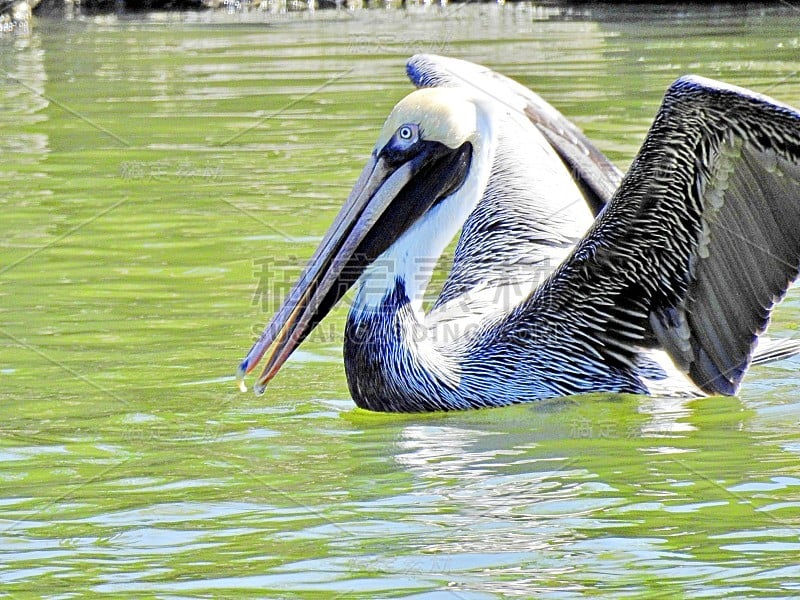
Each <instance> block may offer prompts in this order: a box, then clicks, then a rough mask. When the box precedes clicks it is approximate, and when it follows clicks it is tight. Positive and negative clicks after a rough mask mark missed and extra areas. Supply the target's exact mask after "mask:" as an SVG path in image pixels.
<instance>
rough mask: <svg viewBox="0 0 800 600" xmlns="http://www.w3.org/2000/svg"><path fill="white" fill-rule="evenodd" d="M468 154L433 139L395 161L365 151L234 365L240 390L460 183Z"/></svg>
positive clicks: (262, 380) (268, 372) (259, 388)
mask: <svg viewBox="0 0 800 600" xmlns="http://www.w3.org/2000/svg"><path fill="white" fill-rule="evenodd" d="M467 146H468V145H467ZM470 156H471V147H469V148H468V149H467V150H464V149H463V148H462V149H456V150H452V149H449V148H447V147H446V146H443V145H441V144H432V145H430V146H429V147H428V148H426V151H424V152H421V153H420V154H419V155H417V156H416V157H414V158H412V159H410V160H408V161H406V162H402V163H401V164H399V165H394V164H390V163H389V161H388V160H387V159H386V158H383V157H380V156H376V155H375V154H373V156H372V158H371V159H370V160H369V162H368V163H367V164H366V166H365V167H364V170H363V171H362V172H361V176H360V177H359V178H358V181H357V182H356V184H355V186H354V187H353V191H352V192H351V193H350V196H349V197H348V198H347V202H345V205H344V206H343V207H342V210H341V211H340V212H339V214H338V215H337V217H336V219H335V221H334V223H333V225H332V226H331V228H330V229H329V230H328V233H327V234H326V235H325V237H324V238H323V240H322V242H321V243H320V245H319V247H318V248H317V250H316V252H315V253H314V255H313V256H312V258H311V260H310V261H309V263H308V265H307V266H306V268H305V270H304V272H303V274H302V275H301V276H300V279H299V280H298V281H297V283H296V284H295V285H294V287H293V288H292V290H291V292H289V295H288V296H287V297H286V300H285V301H284V302H283V305H282V306H281V307H280V309H279V310H278V312H277V313H276V314H275V316H274V317H273V318H272V320H271V321H270V322H269V324H268V325H267V327H266V329H265V330H264V332H263V333H262V334H261V337H259V338H258V341H256V343H255V344H254V345H253V347H252V348H251V349H250V352H248V354H247V357H246V358H245V359H244V360H243V361H242V363H241V364H240V365H239V370H238V372H237V379H238V380H239V387H240V389H242V390H243V391H244V390H245V389H246V387H245V385H244V382H243V379H244V376H245V375H246V374H247V373H249V372H250V371H252V370H253V369H254V368H255V366H256V365H257V364H258V363H259V361H260V360H261V359H262V358H263V357H264V356H265V355H267V359H266V364H265V366H264V370H263V371H262V373H261V376H260V377H259V378H258V380H257V381H256V383H255V384H254V386H253V387H254V389H255V391H256V393H257V394H261V393H263V391H264V389H265V388H266V386H267V383H269V381H270V380H271V379H272V378H273V377H274V376H275V375H276V374H277V372H278V370H279V369H280V368H281V366H282V365H283V363H284V362H286V360H287V359H288V358H289V356H290V355H291V353H292V352H293V351H294V350H295V349H296V348H297V347H298V346H299V345H300V343H301V342H302V341H303V340H304V339H305V338H306V336H308V334H309V333H310V332H311V331H312V330H313V329H314V327H315V326H316V325H317V324H318V323H319V322H320V321H321V320H322V319H323V318H324V317H325V315H326V314H327V313H328V312H329V311H330V310H331V309H332V308H333V306H334V305H335V304H336V302H338V301H339V299H340V298H341V297H342V296H343V295H344V294H345V293H346V292H347V290H348V289H349V288H350V287H351V286H352V285H353V284H354V283H355V282H356V280H357V279H358V277H359V276H360V275H361V273H362V272H363V271H364V269H365V268H366V267H367V266H368V265H369V264H370V263H371V262H373V261H374V260H375V259H376V258H377V257H378V255H380V254H381V253H382V252H383V251H384V250H386V248H388V247H389V246H390V245H391V244H392V243H393V242H394V241H396V240H397V238H398V237H400V235H402V233H403V232H404V231H406V230H407V229H408V227H410V225H411V224H413V222H414V221H416V220H417V219H418V218H419V217H420V216H421V215H422V214H423V213H424V212H425V211H426V210H428V208H430V206H431V205H432V204H433V203H434V202H435V201H436V200H437V199H438V198H440V197H441V195H440V194H441V193H447V194H449V193H451V192H452V191H453V190H454V189H455V188H456V187H458V186H459V185H460V184H461V182H463V178H464V176H465V174H466V171H467V167H468V164H469V158H470ZM456 179H457V180H458V181H457V185H456ZM419 180H422V181H421V182H420V181H419ZM431 196H432V197H431Z"/></svg>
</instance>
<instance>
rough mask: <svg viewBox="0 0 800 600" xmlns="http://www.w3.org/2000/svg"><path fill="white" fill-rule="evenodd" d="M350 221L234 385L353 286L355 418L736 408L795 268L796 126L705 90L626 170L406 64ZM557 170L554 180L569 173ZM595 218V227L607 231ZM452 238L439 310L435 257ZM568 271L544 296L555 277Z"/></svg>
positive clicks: (349, 335) (679, 108)
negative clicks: (644, 399) (562, 402)
mask: <svg viewBox="0 0 800 600" xmlns="http://www.w3.org/2000/svg"><path fill="white" fill-rule="evenodd" d="M408 72H409V75H410V77H411V79H412V81H413V82H414V83H415V84H417V86H418V87H420V88H421V89H418V90H417V91H414V92H412V93H411V94H410V95H409V96H407V97H406V98H404V99H403V100H401V101H400V102H399V103H398V104H397V106H396V107H395V108H394V110H393V111H392V112H391V114H390V115H389V117H388V119H387V121H386V123H385V125H384V127H383V129H382V131H381V133H380V136H379V138H378V142H377V144H376V145H375V149H374V151H373V153H372V156H371V158H370V160H369V162H368V163H367V165H366V167H365V168H364V171H363V173H362V174H361V176H360V177H359V179H358V181H357V182H356V184H355V187H354V188H353V191H352V193H351V194H350V196H349V198H348V200H347V202H346V204H345V206H344V207H343V208H342V210H341V212H340V213H339V215H338V216H337V218H336V220H335V221H334V223H333V225H332V227H331V228H330V230H329V231H328V233H327V234H326V235H325V237H324V239H323V240H322V242H321V244H320V246H319V248H318V249H317V251H316V252H315V254H314V256H313V257H312V259H311V261H310V262H309V264H308V266H307V268H306V270H305V271H304V273H303V274H302V276H301V277H300V279H299V281H298V282H297V283H296V285H295V286H294V288H293V289H292V290H291V292H290V293H289V295H288V297H287V298H286V300H285V302H284V304H283V306H282V307H281V309H280V310H279V311H278V312H277V314H276V315H275V316H274V318H273V319H272V321H271V322H270V323H269V325H268V326H267V328H266V330H265V331H264V333H263V334H262V336H261V337H260V339H259V340H258V341H257V342H256V343H255V345H254V346H253V347H252V349H251V350H250V352H249V354H248V355H247V357H246V358H245V360H244V361H243V362H242V364H241V366H240V368H239V377H240V381H241V378H242V377H243V376H244V375H245V374H246V373H248V372H249V371H251V370H252V369H253V368H254V367H255V366H256V364H257V363H258V362H259V361H260V359H261V358H262V357H263V355H264V354H266V353H267V352H268V351H269V355H268V357H267V361H266V367H265V368H264V371H263V374H262V375H261V377H260V379H259V380H258V382H257V383H256V386H255V387H256V391H257V392H259V393H260V392H263V390H264V387H265V386H266V384H267V382H268V381H269V380H270V379H271V378H272V377H273V376H274V375H275V374H276V373H277V371H278V370H279V369H280V367H281V365H282V364H283V363H284V362H285V361H286V359H287V358H288V357H289V355H290V354H291V353H292V352H293V351H294V350H295V349H296V348H297V346H298V345H299V344H300V343H301V342H302V341H303V339H305V337H306V336H307V335H308V334H309V332H310V331H311V330H312V329H313V328H314V327H315V326H316V325H317V324H318V323H319V322H320V320H321V319H322V318H323V317H324V316H325V315H326V314H327V313H328V312H329V310H330V309H331V308H332V307H333V306H334V304H336V302H337V301H338V300H339V299H340V298H341V297H342V296H343V295H344V293H345V292H346V291H347V290H348V289H349V288H350V287H351V286H352V285H353V284H355V283H356V282H357V281H358V282H359V287H358V292H357V294H356V297H355V300H354V301H353V304H352V306H351V309H350V312H349V315H348V317H347V324H346V330H345V341H344V360H345V370H346V373H347V380H348V384H349V387H350V391H351V394H352V397H353V399H354V400H355V402H356V404H357V405H358V406H360V407H363V408H367V409H371V410H380V411H431V410H451V409H464V408H476V407H485V406H499V405H505V404H511V403H516V402H526V401H532V400H539V399H545V398H551V397H555V396H563V395H570V394H578V393H584V392H628V393H637V394H662V395H663V394H669V395H675V394H692V395H703V394H734V393H736V391H737V389H738V388H739V385H740V383H741V380H742V377H743V376H744V374H745V371H746V370H747V368H748V366H749V365H750V364H751V362H752V361H753V359H754V355H755V360H756V361H761V360H770V359H774V358H780V357H784V356H788V355H791V354H793V353H796V352H797V351H799V350H800V345H799V344H798V343H796V342H793V341H788V342H782V343H774V342H773V343H768V344H765V343H762V346H761V348H759V349H758V350H759V351H758V352H756V345H757V342H758V337H759V335H761V334H762V333H763V332H764V330H765V329H766V327H767V324H768V322H769V318H770V313H771V311H772V308H773V307H774V305H775V304H776V303H777V302H778V301H779V300H780V299H781V298H782V297H783V295H784V294H785V292H786V290H787V288H788V286H789V285H790V284H791V283H792V281H794V280H795V279H796V277H797V275H798V269H799V268H800V113H798V112H797V111H796V110H795V109H793V108H791V107H789V106H786V105H783V104H781V103H779V102H776V101H774V100H772V99H770V98H767V97H765V96H762V95H759V94H756V93H753V92H750V91H748V90H745V89H742V88H738V87H734V86H731V85H726V84H723V83H719V82H715V81H712V80H709V79H704V78H700V77H694V76H687V77H682V78H680V79H678V80H677V81H676V82H675V83H673V84H672V86H671V87H670V88H669V89H668V90H667V93H666V96H665V97H664V100H663V103H662V105H661V108H660V110H659V111H658V114H657V115H656V118H655V121H654V123H653V125H652V127H651V129H650V131H649V133H648V134H647V137H646V139H645V141H644V144H643V145H642V147H641V149H640V151H639V153H638V155H637V156H636V157H635V159H634V161H633V163H632V165H631V167H630V170H629V171H628V173H627V174H626V175H625V177H624V178H622V179H621V180H620V176H619V172H618V171H617V170H616V169H615V168H614V167H613V166H612V165H611V164H610V163H609V162H608V161H607V160H606V159H605V157H603V155H602V154H601V153H600V152H599V151H598V150H597V149H596V148H594V146H592V145H591V144H590V143H589V142H588V140H586V138H585V137H584V136H583V135H582V134H581V133H580V132H579V131H578V130H577V128H575V127H574V126H573V125H571V124H570V123H569V122H568V121H567V120H566V119H565V118H564V117H563V116H561V115H560V114H559V113H558V112H557V111H555V109H553V108H552V107H551V106H549V105H548V104H547V103H545V102H544V101H543V100H541V99H540V98H539V97H538V96H536V95H535V94H533V93H532V92H530V91H529V90H527V89H526V88H524V87H522V86H521V85H519V84H517V83H515V82H512V81H511V80H508V79H506V78H504V77H501V76H499V75H497V74H495V73H492V72H491V71H489V70H487V69H485V68H482V67H479V66H477V65H473V64H471V63H466V62H463V61H458V60H454V59H446V58H443V57H436V56H430V55H428V56H416V57H413V58H412V59H411V60H410V62H409V64H408ZM565 166H566V167H568V168H566V167H565ZM606 200H608V204H607V205H606V206H605V207H604V208H602V210H601V211H600V214H599V216H598V217H597V219H596V220H594V221H593V220H592V216H593V215H592V214H591V211H590V208H592V209H593V210H594V211H595V212H596V211H599V210H600V208H601V207H602V206H603V204H604V203H605V201H606ZM459 229H461V235H460V238H459V241H458V245H457V248H456V252H455V258H454V261H453V266H452V270H451V271H450V274H449V277H448V278H447V280H446V282H445V284H444V287H443V289H442V292H441V295H440V296H439V298H438V300H437V301H436V302H435V304H434V306H433V308H432V309H431V310H430V311H429V312H428V313H427V314H425V313H424V312H423V293H424V291H425V289H426V287H427V284H428V282H429V280H430V277H431V273H432V270H433V268H434V263H435V259H436V258H438V257H439V256H440V255H441V254H442V253H443V251H444V250H445V247H446V245H447V244H448V242H449V241H450V240H451V239H452V238H453V237H454V236H455V235H456V234H457V233H458V231H459ZM556 264H557V265H558V266H557V267H556V268H555V270H553V271H552V273H549V274H548V275H547V276H546V277H545V278H542V277H541V272H542V270H543V269H544V270H545V271H547V270H548V269H547V266H548V265H556Z"/></svg>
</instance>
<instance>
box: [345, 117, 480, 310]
mask: <svg viewBox="0 0 800 600" xmlns="http://www.w3.org/2000/svg"><path fill="white" fill-rule="evenodd" d="M481 114H482V115H483V118H482V119H481V120H480V122H479V131H478V132H477V134H476V135H475V137H474V138H473V139H472V140H471V142H472V146H473V148H472V164H471V165H470V168H469V172H468V173H467V177H466V179H465V181H464V183H463V185H462V186H461V187H460V188H459V189H458V190H456V192H454V193H453V194H451V195H450V196H448V197H447V198H444V199H443V200H442V201H440V202H439V203H438V204H437V205H436V206H434V207H433V208H431V209H430V210H429V211H428V212H427V213H425V214H424V215H423V216H422V217H421V218H420V219H419V220H418V221H417V222H416V223H414V225H412V226H411V227H410V228H409V229H408V231H406V232H405V233H404V234H403V235H402V236H400V238H399V239H398V240H397V241H396V242H395V243H394V244H392V245H391V246H390V247H389V248H388V249H387V250H386V251H385V252H384V253H383V254H381V255H380V256H379V257H378V258H377V259H376V260H375V262H374V263H372V264H371V265H370V266H369V267H367V269H366V271H365V272H364V273H363V275H362V276H361V278H360V280H359V289H358V294H357V295H356V299H355V302H354V304H353V307H352V309H351V310H353V311H367V310H375V309H376V308H377V307H378V306H380V304H381V302H382V300H383V298H384V297H385V296H386V295H387V294H391V293H392V292H393V291H394V289H395V285H396V281H397V280H401V281H402V282H403V284H404V286H405V291H406V294H407V295H408V298H409V300H410V301H411V306H412V308H413V309H414V310H415V311H416V312H418V313H420V314H421V312H422V302H423V298H424V295H425V290H426V288H427V287H428V283H429V282H430V279H431V275H432V274H433V270H434V268H435V267H436V263H437V261H438V260H439V258H440V257H441V255H442V253H443V252H444V251H445V249H446V248H447V245H448V244H449V243H450V241H451V240H452V239H453V237H454V236H455V235H456V233H458V231H459V229H460V228H461V226H462V225H463V224H464V221H466V220H467V217H468V216H469V215H470V213H471V212H472V211H473V210H474V208H475V206H476V205H477V204H478V201H479V200H480V199H481V197H482V196H483V193H484V190H485V189H486V185H487V183H488V181H489V175H490V173H491V168H492V162H493V159H494V151H495V131H494V127H493V122H492V119H491V117H490V116H489V115H487V113H486V111H484V112H482V113H481Z"/></svg>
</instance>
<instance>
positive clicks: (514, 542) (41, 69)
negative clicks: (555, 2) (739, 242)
mask: <svg viewBox="0 0 800 600" xmlns="http://www.w3.org/2000/svg"><path fill="white" fill-rule="evenodd" d="M798 31H800V13H798V12H797V11H796V10H793V9H792V8H791V7H788V6H787V7H784V8H781V9H758V10H749V11H746V10H739V9H731V8H719V7H710V8H706V9H702V10H699V9H698V10H692V11H689V12H687V11H685V10H674V11H673V10H668V9H652V8H649V9H642V10H636V9H625V10H622V9H619V8H607V9H594V10H593V11H592V12H583V13H581V12H575V11H573V12H571V13H569V14H564V15H562V16H558V15H554V14H552V11H548V10H545V9H541V8H536V7H531V6H530V5H524V4H519V5H507V6H502V7H498V6H495V5H481V6H471V5H467V6H463V5H454V6H451V7H448V8H445V9H441V8H435V7H432V8H429V9H426V10H423V9H413V10H411V11H409V12H408V13H406V12H400V11H384V10H370V11H360V12H355V13H348V12H345V11H341V12H333V11H331V12H325V11H320V12H317V13H316V14H314V15H310V14H306V13H299V14H294V15H273V16H267V15H263V14H259V13H248V14H240V15H228V16H223V15H218V14H217V15H211V14H203V15H184V16H175V15H167V16H151V17H141V18H139V19H135V20H127V19H126V20H119V19H117V18H111V17H101V18H95V19H76V20H73V21H69V22H49V21H42V20H38V21H36V22H35V24H34V27H33V29H32V32H31V33H30V35H28V36H25V35H17V36H3V37H0V69H2V71H0V74H1V75H2V76H3V81H4V83H3V85H2V88H0V129H1V130H2V135H1V136H0V156H2V162H0V182H2V194H0V202H2V206H0V208H1V209H2V217H0V223H2V267H0V297H2V300H1V301H0V340H2V344H0V423H2V425H1V426H0V427H2V429H0V565H1V566H0V592H2V593H4V594H7V595H8V596H10V597H28V596H29V595H30V594H38V595H44V596H50V597H65V596H67V595H73V596H75V595H77V596H81V595H95V594H98V593H111V594H113V595H114V596H120V597H122V596H125V595H128V596H130V597H136V598H139V597H162V598H185V597H199V596H204V597H208V596H215V597H220V596H226V597H227V596H233V595H237V594H243V595H256V596H262V597H284V598H374V597H405V598H415V599H421V598H425V599H433V598H437V599H438V598H456V599H469V600H473V599H481V600H482V599H491V598H501V597H532V596H535V595H540V594H541V595H550V596H556V597H572V596H582V595H585V594H587V593H592V594H594V593H596V594H599V595H615V596H624V595H630V596H637V597H638V596H648V597H655V596H658V595H661V596H664V597H673V596H675V595H676V594H677V595H682V596H687V597H702V596H711V597H721V596H730V597H740V596H743V595H753V596H758V595H764V596H773V597H774V596H792V595H798V594H800V566H798V561H797V556H798V555H800V530H798V526H799V525H800V433H799V432H800V400H798V390H799V388H800V378H798V377H797V373H796V372H797V369H798V366H800V364H799V363H798V362H797V361H796V360H795V361H787V362H784V363H778V364H776V365H773V366H770V367H764V368H758V369H754V370H753V372H752V373H751V374H750V376H749V377H748V379H747V380H746V384H745V386H744V388H743V390H742V393H741V395H740V397H738V398H712V399H705V400H700V401H695V402H690V403H675V402H665V401H663V400H662V401H659V400H656V399H646V398H636V397H618V396H597V397H587V398H580V399H570V400H563V401H555V402H548V403H543V404H540V405H536V406H517V407H511V408H504V409H497V410H485V411H474V412H470V413H463V414H449V415H427V416H425V415H423V416H419V415H415V416H402V415H399V416H398V415H377V414H370V413H367V412H364V411H360V410H356V409H355V408H354V406H353V404H352V401H351V400H350V399H349V396H348V393H347V386H346V383H345V379H344V374H343V370H342V365H341V335H342V330H343V322H344V315H345V311H346V307H343V308H340V309H339V310H337V311H336V312H335V313H334V314H333V315H332V316H331V317H330V318H329V319H328V320H327V321H326V322H325V323H323V325H322V326H321V327H320V330H319V331H318V332H316V333H315V334H314V335H313V336H312V338H311V339H309V340H308V341H307V343H305V344H304V345H303V347H302V348H301V351H300V352H298V353H297V356H296V358H295V359H293V360H292V361H291V362H290V363H288V364H287V365H286V367H285V368H284V370H283V371H282V372H281V374H280V376H279V377H278V378H277V379H276V380H275V381H274V383H273V384H272V386H271V387H270V389H269V391H268V393H267V394H266V395H265V396H262V397H255V396H253V395H252V394H239V393H237V392H236V391H235V386H234V384H233V382H232V378H231V375H232V373H233V371H234V369H235V367H236V365H237V364H238V361H239V360H240V359H241V358H242V356H243V354H244V352H245V351H246V350H247V348H248V347H249V345H250V343H251V341H252V339H253V335H254V334H255V333H256V332H257V331H259V330H260V328H261V327H262V325H263V324H264V322H265V321H266V320H267V319H268V318H269V316H270V314H271V312H272V311H273V310H274V309H275V308H276V306H277V303H278V302H279V301H280V299H281V298H282V296H283V294H285V292H286V291H287V288H288V286H289V285H290V284H291V283H292V281H293V279H294V278H295V277H296V276H297V274H298V273H299V270H300V268H301V267H302V263H303V260H305V259H306V258H308V257H309V256H310V254H311V252H312V251H313V249H314V247H315V245H316V243H317V242H318V241H319V239H320V237H321V236H322V234H323V233H324V231H325V229H326V228H327V225H328V224H329V223H330V222H331V220H332V218H333V216H334V215H335V213H336V211H337V209H338V207H339V206H340V204H341V202H342V200H343V199H344V198H345V197H346V195H347V193H348V191H349V188H350V186H351V185H352V182H353V181H354V179H355V177H356V176H357V174H358V172H359V171H360V169H361V167H362V165H363V163H364V161H365V159H366V157H367V156H368V154H369V152H370V150H371V147H372V144H373V143H374V141H375V138H376V136H377V131H378V129H379V127H380V125H381V123H382V121H383V119H384V118H385V116H386V115H387V114H388V112H389V110H390V109H391V107H392V106H393V104H394V103H395V102H396V101H397V100H398V99H400V98H401V97H402V96H403V95H404V94H405V93H407V92H408V91H409V89H410V86H409V84H408V82H407V81H406V80H405V78H404V71H403V65H404V61H405V59H406V58H407V57H408V56H409V55H410V54H412V53H414V52H418V51H433V52H438V53H445V54H450V55H453V56H457V57H462V58H466V59H470V60H474V61H477V62H481V63H484V64H487V65H490V66H492V67H494V68H496V69H498V70H500V71H501V72H503V73H505V74H508V75H511V76H514V77H516V78H518V79H519V80H520V81H522V82H523V83H525V84H526V85H529V86H531V87H532V88H533V89H535V90H537V91H538V92H539V93H540V94H542V95H543V96H545V97H546V98H548V99H550V100H551V101H552V102H553V103H554V104H555V105H556V106H557V107H558V108H560V109H561V110H562V111H563V112H564V113H565V114H566V115H568V116H569V117H570V118H572V119H574V120H575V121H576V122H577V123H578V124H579V125H580V126H581V127H582V128H583V129H584V130H585V131H586V133H587V134H588V135H589V136H590V137H591V138H592V139H593V140H595V141H596V142H597V143H598V145H599V146H600V148H601V149H602V150H603V151H605V152H607V153H608V155H609V156H610V157H611V158H612V159H613V160H614V161H615V162H617V163H618V164H619V165H620V166H621V167H622V168H625V167H627V165H628V164H629V162H630V160H631V159H632V157H633V155H634V154H635V152H636V150H637V148H638V145H639V143H640V142H641V140H642V139H643V136H644V134H645V132H646V130H647V127H648V126H649V124H650V122H651V120H652V117H653V114H654V113H655V111H656V109H657V106H658V103H659V101H660V98H661V96H662V94H663V91H664V90H665V89H666V87H667V86H668V85H669V83H670V82H671V81H672V80H674V79H675V78H676V77H678V76H679V75H682V74H685V73H688V72H695V73H698V74H702V75H706V76H709V77H715V78H719V79H723V80H726V81H728V82H731V83H735V84H739V85H745V86H747V87H751V88H753V89H755V90H757V91H761V92H765V93H769V94H771V95H773V96H774V97H776V98H778V99H780V100H783V101H785V102H787V103H789V104H793V105H795V106H800V76H798V72H797V65H798V58H799V57H800V42H799V41H798ZM798 317H800V302H799V300H798V295H797V293H793V294H790V297H789V299H788V300H787V302H785V303H784V305H783V306H782V307H781V308H780V310H779V311H778V312H777V313H776V317H775V321H774V324H773V328H772V332H773V335H793V334H794V333H795V330H796V327H797V325H796V324H797V321H798Z"/></svg>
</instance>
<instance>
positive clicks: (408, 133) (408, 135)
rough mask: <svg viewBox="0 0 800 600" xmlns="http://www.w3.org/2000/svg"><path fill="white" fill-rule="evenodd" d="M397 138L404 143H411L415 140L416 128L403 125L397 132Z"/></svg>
mask: <svg viewBox="0 0 800 600" xmlns="http://www.w3.org/2000/svg"><path fill="white" fill-rule="evenodd" d="M397 137H398V138H399V139H401V140H402V141H404V142H410V141H411V140H413V139H414V128H413V127H412V126H411V125H402V126H401V127H400V128H399V129H398V130H397Z"/></svg>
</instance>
